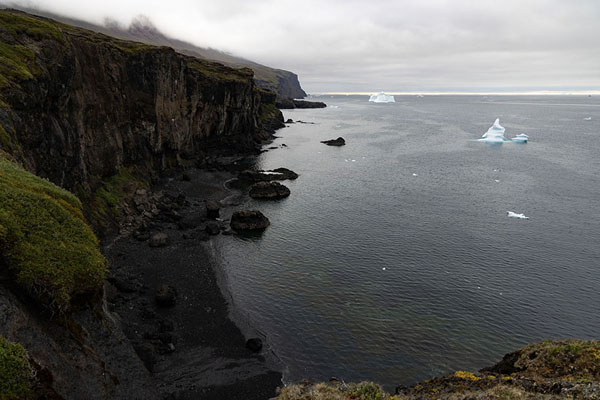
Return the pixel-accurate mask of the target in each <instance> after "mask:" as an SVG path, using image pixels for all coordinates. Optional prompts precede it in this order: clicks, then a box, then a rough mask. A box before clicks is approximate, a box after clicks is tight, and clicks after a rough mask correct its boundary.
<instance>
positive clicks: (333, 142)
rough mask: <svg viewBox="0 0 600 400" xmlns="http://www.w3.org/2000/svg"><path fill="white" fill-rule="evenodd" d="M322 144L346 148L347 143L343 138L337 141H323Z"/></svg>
mask: <svg viewBox="0 0 600 400" xmlns="http://www.w3.org/2000/svg"><path fill="white" fill-rule="evenodd" d="M321 143H324V144H326V145H327V146H345V145H346V141H345V140H344V138H343V137H339V138H337V139H331V140H323V141H322V142H321Z"/></svg>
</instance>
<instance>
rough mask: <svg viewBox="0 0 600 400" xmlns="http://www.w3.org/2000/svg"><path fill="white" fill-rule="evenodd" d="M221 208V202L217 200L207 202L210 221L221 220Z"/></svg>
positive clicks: (207, 213) (207, 215) (207, 214)
mask: <svg viewBox="0 0 600 400" xmlns="http://www.w3.org/2000/svg"><path fill="white" fill-rule="evenodd" d="M220 208H221V206H220V205H219V202H217V201H215V200H207V201H206V217H207V218H210V219H216V218H219V209H220Z"/></svg>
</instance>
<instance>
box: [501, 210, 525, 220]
mask: <svg viewBox="0 0 600 400" xmlns="http://www.w3.org/2000/svg"><path fill="white" fill-rule="evenodd" d="M506 215H507V216H509V217H511V218H519V219H529V217H526V216H525V214H517V213H516V212H512V211H507V212H506Z"/></svg>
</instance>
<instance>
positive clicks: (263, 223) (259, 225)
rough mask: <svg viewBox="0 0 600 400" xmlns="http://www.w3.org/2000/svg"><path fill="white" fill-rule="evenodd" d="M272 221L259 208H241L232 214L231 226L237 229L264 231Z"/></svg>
mask: <svg viewBox="0 0 600 400" xmlns="http://www.w3.org/2000/svg"><path fill="white" fill-rule="evenodd" d="M270 224H271V223H270V222H269V219H268V218H267V217H265V216H264V215H263V213H261V212H260V211H258V210H239V211H235V212H234V213H233V215H232V216H231V228H233V229H234V230H236V231H262V230H264V229H266V228H267V227H268V226H269V225H270Z"/></svg>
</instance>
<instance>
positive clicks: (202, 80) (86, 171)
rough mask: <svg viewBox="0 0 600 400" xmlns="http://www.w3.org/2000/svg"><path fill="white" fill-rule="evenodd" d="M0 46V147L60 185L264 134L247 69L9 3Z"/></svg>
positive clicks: (87, 183)
mask: <svg viewBox="0 0 600 400" xmlns="http://www.w3.org/2000/svg"><path fill="white" fill-rule="evenodd" d="M0 51H1V52H2V53H1V57H0V89H1V92H0V99H1V101H2V103H0V127H1V128H0V129H2V130H1V131H0V132H2V134H1V139H2V140H0V146H1V148H2V149H4V150H5V151H7V152H9V153H11V154H13V155H14V156H15V157H17V159H19V160H20V161H22V162H23V163H24V165H26V167H27V168H28V169H29V170H30V171H32V172H34V173H35V174H37V175H39V176H42V177H45V178H48V179H50V180H51V181H52V182H54V183H56V184H58V185H59V186H61V187H64V188H67V189H71V190H76V189H77V190H79V189H80V188H81V189H83V190H85V191H92V190H94V189H95V188H96V187H98V185H99V182H100V181H101V180H102V178H104V177H107V176H111V175H114V174H116V173H117V172H118V171H119V169H120V168H122V167H132V166H136V167H140V168H141V169H142V170H144V171H146V172H156V171H162V170H165V169H169V168H173V167H177V166H180V165H185V164H186V163H189V162H192V161H190V160H193V159H196V158H198V157H201V156H203V155H207V154H211V153H215V152H218V153H220V154H223V153H227V152H228V153H233V152H236V151H246V152H247V151H250V150H252V149H254V148H255V146H256V144H257V142H258V141H260V140H261V139H264V138H266V137H267V136H268V133H265V132H264V131H263V130H262V129H261V127H260V126H259V118H260V117H261V113H264V109H263V108H264V107H265V106H263V105H262V99H264V97H265V96H262V97H261V92H260V90H259V89H258V88H257V86H256V85H255V83H254V81H253V79H252V77H253V73H252V71H251V70H249V69H232V68H229V67H226V66H223V65H221V64H217V63H213V62H209V61H205V60H200V59H197V58H194V57H188V56H184V55H181V54H178V53H176V52H175V51H174V50H172V49H170V48H164V47H154V46H148V45H144V44H141V43H135V42H127V41H121V40H118V39H114V38H111V37H108V36H104V35H101V34H97V33H94V32H90V31H85V30H82V29H80V28H74V27H71V26H67V25H64V24H61V23H57V22H54V21H51V20H46V19H43V18H39V17H33V16H29V15H26V14H24V13H21V12H18V11H1V12H0ZM267 107H268V105H267ZM277 117H278V118H280V116H277Z"/></svg>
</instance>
